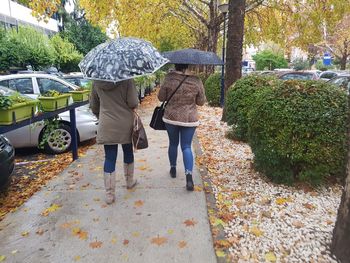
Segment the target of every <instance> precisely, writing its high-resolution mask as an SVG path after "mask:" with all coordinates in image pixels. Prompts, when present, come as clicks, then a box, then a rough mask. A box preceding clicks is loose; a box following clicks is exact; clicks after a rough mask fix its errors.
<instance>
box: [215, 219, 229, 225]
mask: <svg viewBox="0 0 350 263" xmlns="http://www.w3.org/2000/svg"><path fill="white" fill-rule="evenodd" d="M219 225H220V226H222V227H224V226H226V223H225V222H224V221H222V220H221V219H219V218H215V220H214V226H219Z"/></svg>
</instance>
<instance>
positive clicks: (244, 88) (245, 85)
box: [225, 75, 278, 141]
mask: <svg viewBox="0 0 350 263" xmlns="http://www.w3.org/2000/svg"><path fill="white" fill-rule="evenodd" d="M276 82H278V80H277V79H275V78H274V77H269V76H257V75H248V76H246V77H244V78H241V79H239V80H238V81H236V83H235V84H234V85H233V86H232V87H231V88H230V89H229V90H228V92H227V95H226V103H225V108H226V119H227V124H229V125H232V132H231V134H230V136H231V137H232V138H234V139H235V140H239V141H247V140H248V112H249V109H250V108H251V107H254V104H255V100H256V95H257V93H258V92H263V90H264V89H266V88H267V87H269V86H271V85H276Z"/></svg>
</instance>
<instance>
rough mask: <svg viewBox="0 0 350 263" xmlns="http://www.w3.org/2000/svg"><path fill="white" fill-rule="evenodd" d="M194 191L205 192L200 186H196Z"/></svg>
mask: <svg viewBox="0 0 350 263" xmlns="http://www.w3.org/2000/svg"><path fill="white" fill-rule="evenodd" d="M194 191H195V192H202V191H203V188H202V187H200V186H198V185H195V186H194Z"/></svg>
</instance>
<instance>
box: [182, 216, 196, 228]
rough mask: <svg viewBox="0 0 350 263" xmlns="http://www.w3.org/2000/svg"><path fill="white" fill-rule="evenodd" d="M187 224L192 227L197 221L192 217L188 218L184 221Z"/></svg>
mask: <svg viewBox="0 0 350 263" xmlns="http://www.w3.org/2000/svg"><path fill="white" fill-rule="evenodd" d="M183 223H184V224H185V226H187V227H190V226H195V225H196V224H197V222H196V221H195V220H194V219H193V218H192V219H187V220H186V221H184V222H183Z"/></svg>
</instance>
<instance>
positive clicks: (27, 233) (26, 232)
mask: <svg viewBox="0 0 350 263" xmlns="http://www.w3.org/2000/svg"><path fill="white" fill-rule="evenodd" d="M21 235H22V237H26V236H28V235H29V232H28V231H24V232H22V233H21Z"/></svg>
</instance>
